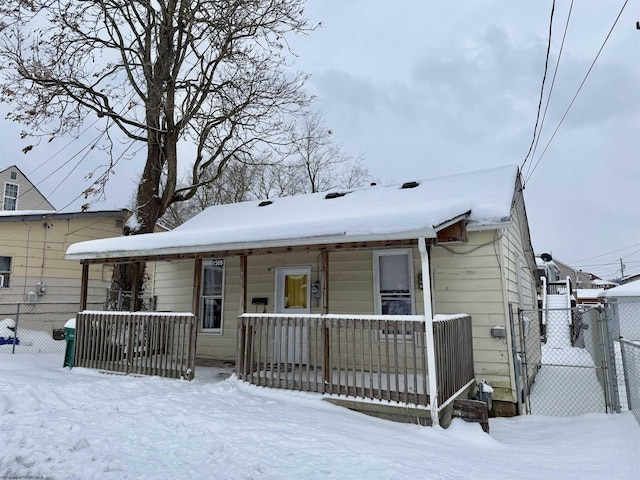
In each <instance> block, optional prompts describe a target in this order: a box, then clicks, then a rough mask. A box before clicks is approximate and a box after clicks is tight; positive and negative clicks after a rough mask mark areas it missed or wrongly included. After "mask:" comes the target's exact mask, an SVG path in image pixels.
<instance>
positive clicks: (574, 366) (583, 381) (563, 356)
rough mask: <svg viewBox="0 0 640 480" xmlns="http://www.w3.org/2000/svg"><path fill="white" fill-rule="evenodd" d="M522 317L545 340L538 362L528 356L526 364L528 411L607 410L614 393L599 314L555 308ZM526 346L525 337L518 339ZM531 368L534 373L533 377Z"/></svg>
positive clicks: (606, 339)
mask: <svg viewBox="0 0 640 480" xmlns="http://www.w3.org/2000/svg"><path fill="white" fill-rule="evenodd" d="M520 315H521V320H522V321H523V323H529V324H531V325H533V324H537V323H539V324H540V330H541V332H544V337H543V338H544V339H545V342H544V343H543V344H542V347H541V356H540V358H539V359H538V358H537V357H536V356H533V355H531V354H530V355H529V358H526V360H525V363H526V368H525V369H524V372H525V375H527V383H528V384H531V387H530V394H529V396H528V398H527V402H526V406H527V411H528V412H529V413H533V414H539V415H557V416H574V415H581V414H584V413H588V412H609V411H611V410H612V408H613V405H614V403H615V402H614V401H613V400H612V395H614V394H615V392H614V391H613V390H612V388H611V385H612V380H611V377H610V372H609V369H608V368H607V366H608V363H609V362H608V360H609V357H610V354H609V347H608V345H609V343H610V342H609V336H608V332H607V328H606V324H605V322H604V321H603V317H602V315H601V313H600V311H599V310H598V309H597V308H591V307H589V308H586V309H585V308H562V309H560V308H558V309H546V310H528V311H521V312H520ZM534 322H535V323H534ZM525 343H526V338H521V344H525ZM532 367H535V370H537V373H536V375H535V378H532V377H531V372H532V370H533V368H532ZM532 382H533V383H532Z"/></svg>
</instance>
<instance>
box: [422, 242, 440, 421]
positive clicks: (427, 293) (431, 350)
mask: <svg viewBox="0 0 640 480" xmlns="http://www.w3.org/2000/svg"><path fill="white" fill-rule="evenodd" d="M418 250H419V251H420V259H421V261H422V295H423V300H424V321H425V330H426V334H427V339H426V345H427V368H428V369H429V400H430V402H431V423H432V425H436V426H437V425H440V419H439V417H438V376H437V370H436V354H435V342H434V339H433V307H432V305H431V267H430V266H429V253H428V251H427V241H426V239H425V237H420V238H419V239H418Z"/></svg>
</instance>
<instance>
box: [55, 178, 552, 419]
mask: <svg viewBox="0 0 640 480" xmlns="http://www.w3.org/2000/svg"><path fill="white" fill-rule="evenodd" d="M66 258H67V259H72V260H78V261H80V262H82V264H83V266H84V268H85V269H88V267H89V265H94V264H103V263H117V262H132V263H137V262H149V261H153V262H156V264H155V268H154V276H153V280H152V284H153V287H152V288H153V295H155V296H156V297H157V310H158V311H161V312H165V313H163V314H158V316H159V318H162V315H171V313H170V312H189V313H192V314H193V318H194V321H195V322H197V338H195V337H194V338H193V340H192V342H193V349H192V348H191V346H190V344H189V345H187V344H188V343H189V342H187V343H186V344H185V346H184V348H185V349H186V351H187V352H188V355H194V354H195V356H197V357H203V358H215V359H221V360H231V361H236V370H237V372H238V374H239V376H240V377H241V378H243V379H245V380H247V381H251V382H253V383H256V384H259V385H265V386H269V387H280V388H296V389H303V390H311V391H320V392H324V393H329V394H342V395H348V396H350V397H371V398H373V399H382V400H386V401H389V400H396V401H400V402H407V403H412V404H420V403H421V402H423V401H424V402H425V404H426V405H427V407H431V408H433V407H434V405H435V406H436V408H437V406H438V403H439V405H440V407H441V406H442V405H443V404H445V403H446V402H450V400H451V398H453V397H454V396H455V395H456V394H459V393H460V392H462V391H464V390H465V389H467V387H468V386H469V385H470V382H471V383H473V380H474V379H477V380H478V381H482V380H485V381H486V383H487V384H489V385H491V386H492V387H493V389H494V395H493V409H494V413H495V414H496V415H515V414H518V413H520V412H521V410H520V406H521V401H522V392H523V389H524V388H525V387H524V385H523V378H524V377H523V376H522V375H520V373H521V369H520V364H519V363H520V358H521V356H522V355H523V354H525V353H527V352H526V350H527V351H530V350H532V349H539V348H540V342H539V334H538V332H537V326H531V328H527V329H524V328H523V329H520V325H519V319H518V310H519V309H533V308H536V306H537V305H536V293H537V292H536V289H537V269H536V262H535V258H534V254H533V249H532V247H531V240H530V236H529V227H528V223H527V216H526V211H525V205H524V199H523V194H522V185H521V180H520V173H519V170H518V168H517V167H516V166H507V167H500V168H494V169H490V170H484V171H479V172H473V173H466V174H461V175H453V176H448V177H442V178H432V179H425V180H416V181H410V182H406V183H404V184H397V185H389V186H371V187H367V188H362V189H355V190H341V191H331V192H323V193H315V194H309V195H301V196H294V197H286V198H274V199H269V200H263V201H247V202H242V203H237V204H231V205H219V206H214V207H210V208H208V209H207V210H205V211H203V212H202V213H200V214H199V215H197V216H195V217H194V218H192V219H191V220H189V221H188V222H186V223H184V224H183V225H181V226H180V227H178V228H176V229H175V230H173V231H170V232H166V233H158V234H156V233H154V234H148V235H139V236H134V237H127V238H118V239H110V240H102V241H101V240H98V241H89V242H82V243H77V244H74V245H72V246H70V247H69V249H68V250H67V255H66ZM84 297H86V294H83V298H84ZM131 315H132V316H135V315H134V314H131ZM469 316H470V317H471V320H468V319H469ZM136 318H138V317H136ZM140 318H141V317H140ZM465 319H467V320H465ZM138 320H139V318H138ZM138 320H136V321H138ZM140 321H142V320H140ZM145 321H146V320H145ZM467 321H468V327H467V326H465V325H467V323H465V322H467ZM92 322H93V323H87V324H86V325H96V323H95V318H94V320H92ZM87 328H89V327H87ZM91 328H94V327H91ZM145 328H146V327H145ZM149 328H152V327H149ZM153 328H156V327H153ZM157 328H160V327H157ZM525 330H526V332H527V335H528V337H527V338H526V340H525V341H524V342H521V340H520V332H523V331H525ZM92 331H93V330H92ZM154 331H155V330H154ZM158 331H160V330H158ZM94 333H95V332H94ZM81 335H82V332H81V331H80V330H79V331H78V336H79V337H80V336H81ZM85 335H86V338H89V336H90V335H89V333H86V334H85ZM92 335H93V334H92ZM95 335H96V336H95V338H99V337H100V334H95ZM145 335H146V334H145ZM107 336H108V335H107ZM91 338H94V337H91ZM145 338H146V337H145ZM523 338H524V337H523ZM80 343H82V342H80ZM85 343H87V344H88V343H91V342H90V341H89V340H86V341H85ZM160 343H162V342H160ZM83 348H85V347H81V351H82V352H84V351H85V350H83ZM87 348H89V347H87ZM156 351H157V349H156ZM131 352H133V350H131ZM434 352H435V353H434ZM83 355H84V354H83ZM83 358H84V357H83ZM93 358H94V360H95V359H96V358H98V357H95V356H94V357H93ZM101 358H103V357H101ZM538 358H539V355H538ZM76 362H77V363H78V362H82V360H78V359H77V358H76ZM156 363H157V362H156ZM81 364H82V363H81ZM85 365H92V364H90V363H85ZM100 365H102V367H101V368H104V365H105V363H104V362H103V363H101V364H100ZM145 368H146V367H145ZM155 368H156V367H149V369H148V371H150V372H152V373H153V372H156V371H158V370H157V369H155ZM436 369H437V375H436V374H434V375H432V372H433V373H435V372H436ZM534 374H535V372H531V375H530V378H533V377H534V376H535V375H534ZM436 377H437V381H436ZM434 392H437V393H436V394H434ZM411 394H413V395H414V396H413V397H411V396H410V395H411ZM421 394H426V395H423V396H420V395H421Z"/></svg>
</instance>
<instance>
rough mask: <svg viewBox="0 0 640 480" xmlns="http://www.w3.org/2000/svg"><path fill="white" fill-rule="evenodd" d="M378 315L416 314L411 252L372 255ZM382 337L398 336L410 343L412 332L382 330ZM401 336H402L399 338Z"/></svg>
mask: <svg viewBox="0 0 640 480" xmlns="http://www.w3.org/2000/svg"><path fill="white" fill-rule="evenodd" d="M373 258H374V288H375V292H374V294H375V303H376V304H375V313H376V314H377V315H413V314H414V313H415V302H414V292H413V268H412V259H413V253H412V251H411V250H384V251H376V252H373ZM380 334H381V337H386V338H389V336H390V335H393V336H395V335H398V336H399V337H402V338H404V339H407V340H410V339H411V338H412V332H411V331H406V332H397V331H393V332H392V331H386V330H381V331H380ZM399 334H400V335H399Z"/></svg>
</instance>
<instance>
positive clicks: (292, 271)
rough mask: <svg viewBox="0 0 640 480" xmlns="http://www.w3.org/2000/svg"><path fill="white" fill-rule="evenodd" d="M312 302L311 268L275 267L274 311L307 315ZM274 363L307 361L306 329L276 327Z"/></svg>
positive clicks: (307, 333)
mask: <svg viewBox="0 0 640 480" xmlns="http://www.w3.org/2000/svg"><path fill="white" fill-rule="evenodd" d="M310 301H311V267H277V268H276V313H282V314H290V315H301V314H309V313H310V312H311V308H310ZM275 341H276V345H277V344H279V345H280V348H276V349H275V354H276V358H275V360H276V362H279V363H307V361H308V359H309V332H308V329H307V328H301V327H294V326H289V327H281V328H279V329H277V330H276V339H275Z"/></svg>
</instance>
